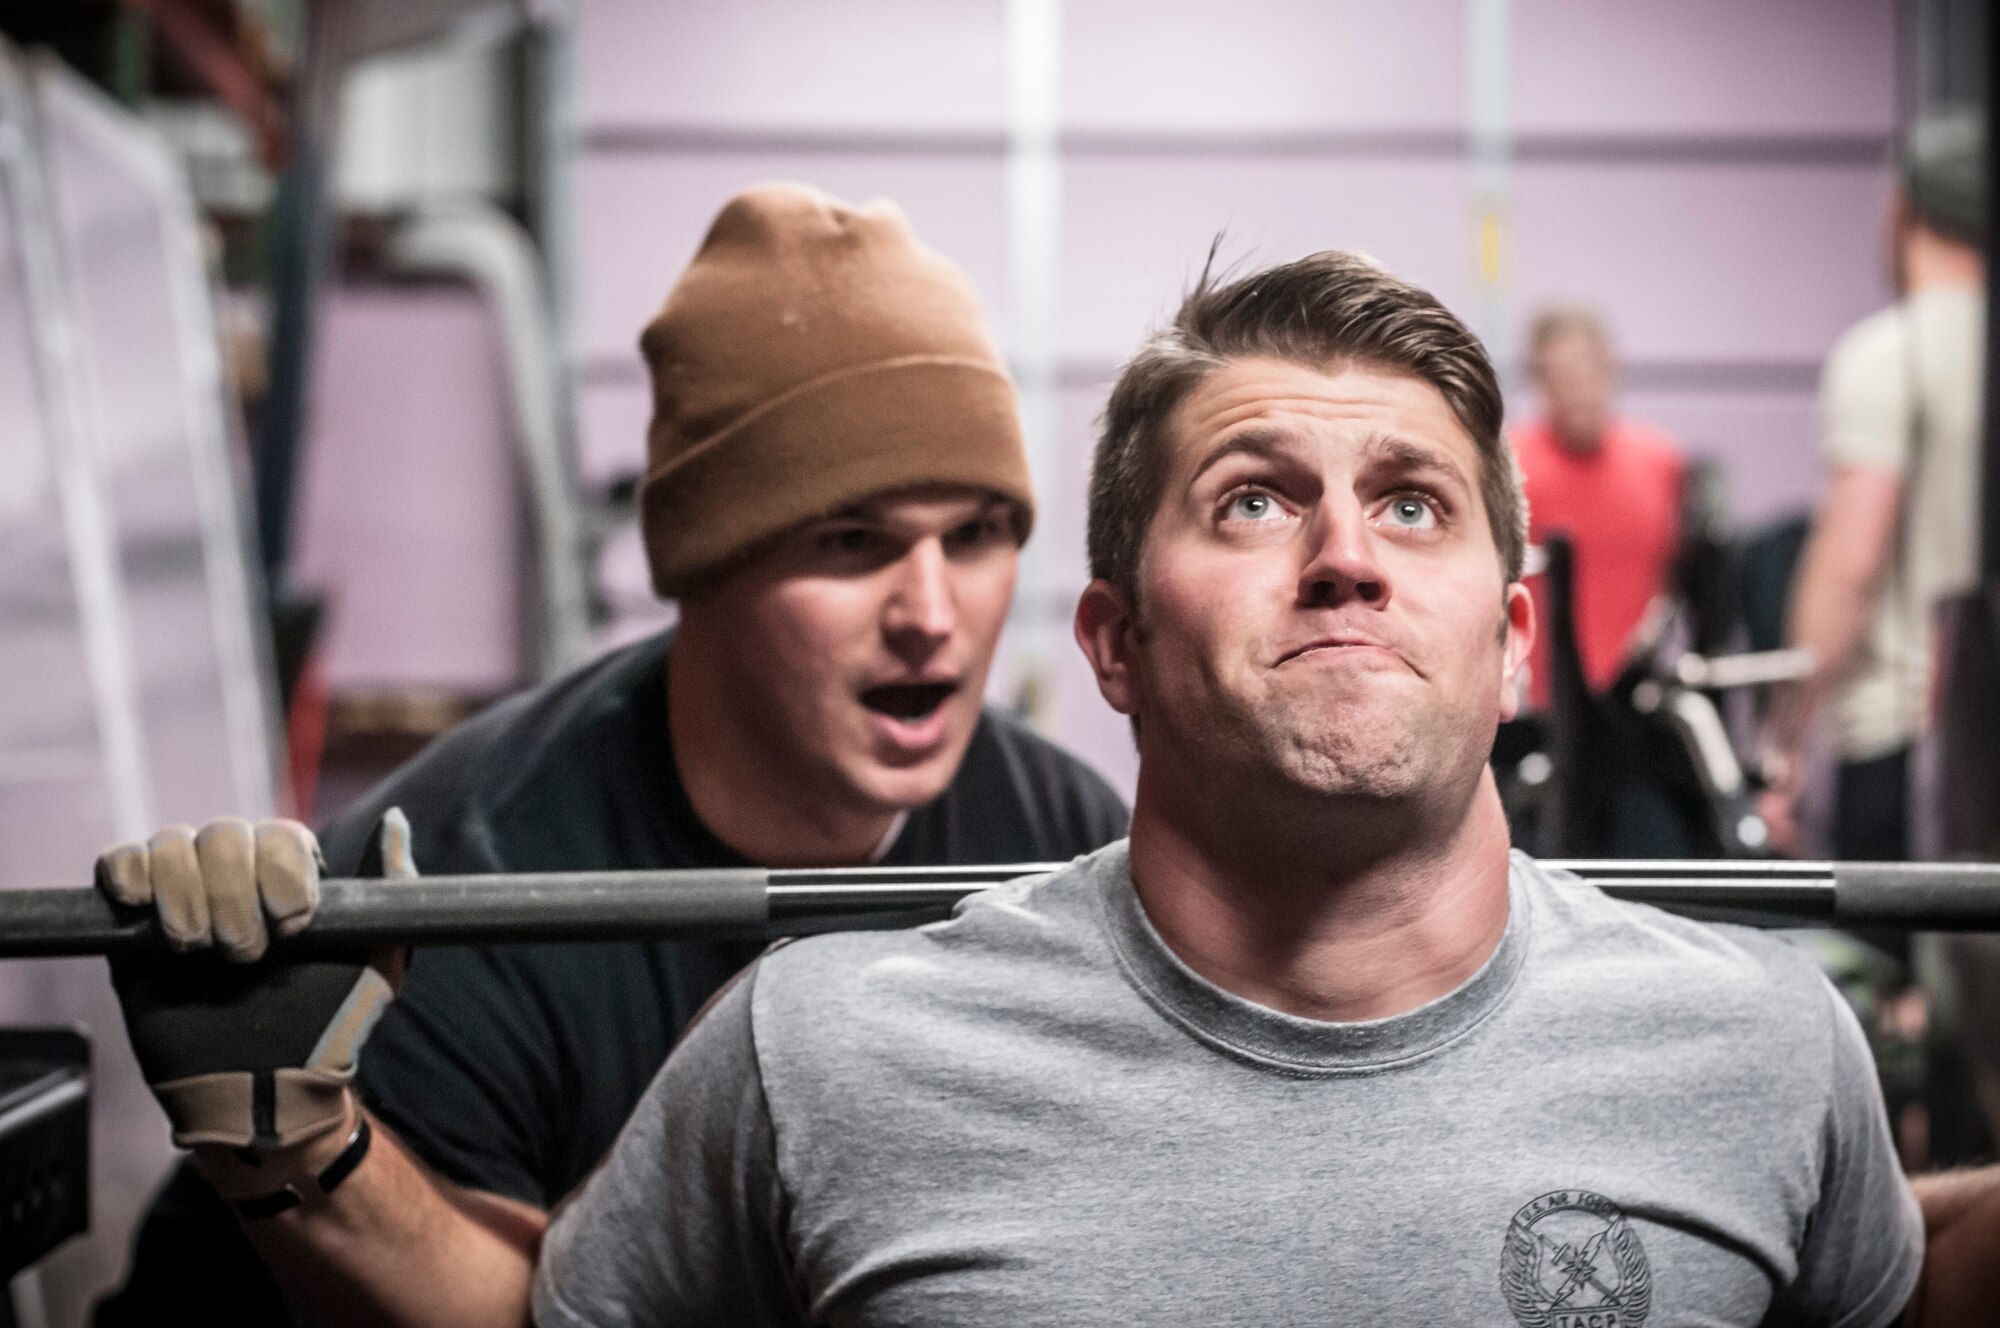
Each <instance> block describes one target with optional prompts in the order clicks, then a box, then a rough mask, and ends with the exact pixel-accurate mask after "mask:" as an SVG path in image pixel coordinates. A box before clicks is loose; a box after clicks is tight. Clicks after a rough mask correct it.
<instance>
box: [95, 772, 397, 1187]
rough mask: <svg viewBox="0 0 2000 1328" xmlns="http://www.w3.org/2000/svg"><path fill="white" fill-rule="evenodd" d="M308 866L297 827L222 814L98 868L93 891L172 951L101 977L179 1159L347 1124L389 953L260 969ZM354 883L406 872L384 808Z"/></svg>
mask: <svg viewBox="0 0 2000 1328" xmlns="http://www.w3.org/2000/svg"><path fill="white" fill-rule="evenodd" d="M322 869H323V864H322V862H321V859H320V853H319V844H318V842H317V841H316V840H315V839H314V838H313V834H312V831H310V830H308V829H307V828H306V827H305V826H303V825H300V824H299V823H298V822H296V821H282V820H266V821H259V822H258V823H256V824H255V825H252V824H251V823H250V822H248V821H245V820H242V819H240V818H237V817H220V818H217V819H216V820H213V821H210V822H208V824H206V825H204V826H203V827H202V828H201V830H200V831H199V832H196V831H193V830H190V829H189V828H188V827H186V826H169V827H167V828H166V829H164V830H162V831H160V832H159V833H158V834H156V835H154V836H153V837H152V838H151V839H150V840H148V841H146V842H145V843H143V844H121V845H119V846H117V847H115V848H112V849H108V850H106V851H105V852H104V853H103V854H101V855H100V856H99V857H98V859H97V883H98V888H99V889H101V890H103V891H104V892H105V893H106V894H107V895H109V896H110V897H111V899H112V900H113V901H114V902H116V903H117V904H119V905H121V906H123V907H126V908H132V909H140V908H150V909H153V910H155V911H156V912H157V914H158V917H159V922H160V929H161V931H162V932H163V933H164V935H165V937H166V940H167V945H168V946H169V947H171V949H172V950H173V951H178V952H179V953H167V952H162V953H158V954H146V955H137V956H121V957H119V958H115V959H113V960H112V962H111V980H112V985H113V986H114V987H115V988H116V989H117V992H118V1001H119V1004H120V1006H122V1007H123V1009H124V1013H125V1027H126V1031H127V1032H128V1033H129V1034H130V1036H131V1039H132V1049H133V1051H134V1052H135V1053H137V1055H138V1059H139V1067H140V1069H141V1070H142V1071H143V1072H144V1074H145V1076H146V1082H147V1084H148V1085H150V1086H151V1088H152V1090H153V1095H154V1096H155V1097H157V1098H158V1099H159V1101H160V1105H161V1107H163V1108H165V1110H166V1113H167V1119H168V1120H169V1121H170V1122H171V1123H172V1125H173V1131H174V1142H175V1143H176V1144H179V1145H180V1146H181V1147H183V1148H191V1147H196V1146H200V1145H221V1146H226V1147H230V1148H236V1149H240V1150H245V1151H246V1152H247V1155H248V1156H249V1157H250V1158H251V1159H253V1160H255V1159H261V1158H264V1157H266V1156H268V1155H269V1154H271V1153H272V1152H275V1151H276V1150H278V1149H283V1148H291V1147H293V1146H295V1145H298V1144H302V1143H305V1142H307V1141H308V1140H311V1139H314V1138H317V1137H319V1136H320V1135H323V1134H325V1133H327V1132H328V1131H330V1130H332V1129H334V1128H336V1127H337V1126H339V1125H340V1124H341V1123H342V1122H343V1121H344V1120H345V1119H346V1118H347V1095H348V1085H349V1084H350V1083H351V1082H352V1081H353V1078H354V1068H355V1064H356V1062H357V1060H358V1059H359V1057H360V1053H361V1044H362V1043H363V1042H364V1041H366V1039H367V1037H368V1034H369V1031H370V1030H371V1029H372V1028H373V1027H374V1025H375V1021H376V1019H377V1018H379V1017H380V1016H381V1013H382V1011H383V1009H384V1008H385V1007H387V1005H388V1003H389V1001H390V1000H391V999H393V997H394V995H395V991H394V987H393V985H392V979H393V978H400V970H401V954H400V952H398V953H397V954H395V955H393V956H370V955H367V954H364V953H357V954H354V955H351V956H334V957H331V958H329V957H325V956H317V957H315V958H313V959H309V960H308V959H292V958H288V957H286V956H284V955H283V954H279V955H275V956H269V957H267V956H266V954H265V950H266V947H267V946H268V944H269V941H270V937H271V935H272V934H273V933H276V934H277V935H278V936H280V937H283V936H289V935H291V934H293V933H295V932H297V931H299V930H300V929H301V928H303V927H304V926H305V925H306V924H307V923H308V922H310V921H311V920H312V915H313V911H314V909H316V908H317V907H318V904H319V877H320V872H321V870H322ZM362 874H363V875H370V876H373V875H379V876H385V877H390V878H409V877H414V876H415V875H416V874H417V872H416V867H415V864H414V862H413V861H412V859H411V856H410V827H409V822H408V821H406V820H405V819H404V817H403V814H402V812H401V811H400V810H397V809H394V808H391V809H390V810H389V812H388V813H387V814H386V815H384V816H383V818H382V821H381V823H380V824H379V825H378V826H377V827H376V829H375V834H374V835H373V837H372V840H371V844H370V847H369V850H368V857H367V860H365V861H364V862H363V864H362Z"/></svg>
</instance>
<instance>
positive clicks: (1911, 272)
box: [1903, 226, 1986, 295]
mask: <svg viewBox="0 0 2000 1328" xmlns="http://www.w3.org/2000/svg"><path fill="white" fill-rule="evenodd" d="M1968 287H1970V288H1972V289H1976V290H1983V289H1985V287H1986V259H1985V257H1984V255H1982V254H1981V253H1980V252H1979V250H1977V249H1975V248H1973V247H1972V246H1971V245H1969V244H1963V243H1961V242H1959V241H1957V240H1953V239H1950V238H1949V237H1947V236H1943V235H1939V234H1937V233H1936V232H1934V231H1931V230H1929V229H1927V228H1925V227H1922V226H1917V227H1913V228H1911V230H1910V231H1909V233H1908V234H1907V235H1906V236H1905V238H1904V241H1903V288H1904V289H1905V290H1906V291H1908V292H1909V293H1910V294H1911V295H1917V294H1921V293H1922V292H1924V291H1932V290H1948V289H1954V288H1956V289H1965V288H1968Z"/></svg>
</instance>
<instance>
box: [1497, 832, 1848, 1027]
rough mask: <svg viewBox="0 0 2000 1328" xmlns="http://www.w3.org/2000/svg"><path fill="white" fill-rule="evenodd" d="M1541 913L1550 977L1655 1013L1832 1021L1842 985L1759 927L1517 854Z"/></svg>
mask: <svg viewBox="0 0 2000 1328" xmlns="http://www.w3.org/2000/svg"><path fill="white" fill-rule="evenodd" d="M1515 861H1516V866H1517V870H1518V871H1520V872H1521V874H1522V876H1523V878H1524V879H1525V881H1526V882H1527V883H1528V888H1529V891H1530V894H1531V896H1532V898H1533V901H1534V903H1533V907H1534V909H1535V916H1536V928H1537V932H1538V935H1537V951H1538V954H1539V955H1540V957H1541V960H1542V964H1541V967H1542V968H1543V970H1544V972H1545V974H1546V976H1547V980H1549V981H1552V982H1554V983H1556V984H1558V985H1571V986H1574V987H1576V988H1577V989H1578V990H1579V991H1582V990H1586V989H1595V988H1600V987H1601V988H1604V989H1606V990H1612V989H1615V990H1616V991H1617V992H1618V993H1620V995H1621V997H1622V998H1624V999H1628V1000H1629V1001H1630V1002H1631V1004H1632V1005H1633V1007H1634V1008H1635V1009H1643V1010H1645V1011H1648V1012H1649V1015H1650V1017H1651V1018H1668V1017H1672V1016H1673V1015H1674V1014H1675V1013H1677V1012H1678V1013H1682V1014H1695V1015H1698V1016H1699V1017H1700V1018H1702V1019H1703V1020H1719V1021H1721V1022H1724V1023H1733V1022H1741V1023H1743V1024H1745V1025H1746V1026H1757V1027H1762V1028H1766V1029H1770V1030H1776V1031H1782V1032H1784V1033H1785V1034H1786V1036H1788V1037H1791V1036H1796V1034H1797V1032H1798V1030H1799V1028H1800V1027H1801V1024H1800V1023H1799V1022H1798V1021H1799V1020H1801V1019H1805V1020H1808V1021H1810V1022H1812V1023H1815V1024H1824V1023H1825V1021H1826V1020H1827V1019H1828V1018H1829V1017H1830V1015H1831V1011H1832V1007H1831V1004H1830V1001H1831V997H1832V991H1831V988H1830V987H1829V986H1828V985H1827V982H1826V979H1825V977H1824V976H1823V975H1822V974H1821V972H1820V969H1819V967H1818V965H1817V964H1816V963H1815V962H1814V960H1813V958H1812V956H1811V955H1810V954H1808V953H1807V952H1806V951H1805V950H1803V949H1801V948H1800V947H1799V946H1797V945H1794V944H1792V943H1791V942H1789V941H1787V940H1785V939H1783V938H1782V937H1780V936H1776V935H1773V934H1770V933H1767V932H1764V931H1760V930H1758V929H1756V928H1753V927H1744V926H1738V925H1733V924H1729V923H1714V922H1701V921H1696V920H1695V919H1692V918H1687V917H1682V916H1680V915H1678V914H1674V913H1669V912H1667V911H1665V910H1664V909H1660V908H1655V907H1653V906H1652V905H1650V904H1641V903H1636V902H1633V901H1631V900H1624V899H1614V898H1612V897H1611V896H1610V895H1607V894H1605V893H1604V891H1602V890H1600V889H1598V888H1597V887H1596V886H1595V885H1592V884H1590V883H1588V882H1586V881H1583V880H1580V879H1578V878H1577V877H1575V876H1572V875H1570V874H1569V873H1567V872H1560V871H1555V870H1552V869H1550V868H1548V867H1545V866H1543V865H1541V864H1539V863H1536V862H1534V861H1533V860H1532V859H1530V858H1527V857H1526V856H1524V855H1516V859H1515Z"/></svg>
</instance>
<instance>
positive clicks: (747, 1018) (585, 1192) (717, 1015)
mask: <svg viewBox="0 0 2000 1328" xmlns="http://www.w3.org/2000/svg"><path fill="white" fill-rule="evenodd" d="M756 972H757V970H756V969H755V968H752V969H751V970H749V972H748V973H747V974H746V975H745V976H744V977H743V978H742V979H741V980H739V981H737V982H736V983H735V984H734V985H733V986H731V987H730V988H729V989H728V990H727V991H725V992H724V993H723V994H722V995H721V996H719V997H718V998H717V1000H716V1002H715V1004H714V1005H713V1006H712V1007H711V1008H710V1009H709V1011H708V1012H707V1014H706V1015H705V1016H703V1017H702V1018H701V1019H700V1020H699V1022H697V1023H696V1024H695V1025H694V1026H693V1027H692V1028H691V1029H690V1030H689V1032H688V1035H687V1037H686V1039H685V1040H684V1041H683V1042H682V1043H681V1045H680V1046H679V1047H678V1048H676V1049H675V1051H674V1054H673V1055H672V1056H671V1057H669V1058H668V1060H667V1063H666V1065H665V1066H664V1067H662V1069H661V1070H660V1073H659V1075H658V1076H657V1077H656V1078H655V1079H654V1080H653V1083H652V1086H651V1087H650V1088H648V1089H647V1090H646V1095H645V1097H644V1098H643V1099H642V1100H641V1101H640V1103H639V1107H638V1110H637V1111H635V1112H634V1113H633V1114H632V1118H631V1120H630V1121H629V1122H627V1124H626V1126H625V1130H624V1132H623V1133H622V1134H620V1135H619V1137H618V1142H617V1143H616V1144H614V1145H613V1146H612V1149H611V1152H610V1153H609V1155H608V1156H606V1158H605V1159H604V1162H603V1164H602V1165H600V1166H599V1167H598V1169H597V1170H596V1172H595V1173H593V1174H592V1175H591V1177H590V1179H589V1180H588V1181H586V1182H585V1183H584V1185H583V1188H582V1189H581V1190H579V1191H578V1192H577V1194H576V1195H575V1196H574V1197H573V1198H572V1199H571V1200H569V1201H568V1202H567V1203H566V1204H565V1205H564V1207H563V1208H562V1209H561V1210H560V1211H559V1212H558V1213H557V1215H556V1219H555V1222H554V1223H553V1224H552V1225H551V1227H550V1228H549V1232H548V1235H547V1237H546V1238H545V1239H544V1240H543V1242H542V1251H541V1258H540V1261H539V1263H538V1264H537V1266H536V1272H535V1289H534V1311H535V1322H536V1323H537V1324H539V1325H541V1326H542V1328H568V1326H569V1325H579V1326H580V1325H585V1324H590V1325H619V1324H633V1325H637V1324H683V1323H685V1324H711V1323H730V1324H744V1325H794V1324H804V1323H805V1322H806V1314H805V1309H804V1305H803V1298H802V1296H801V1295H800V1294H799V1292H798V1291H797V1289H796V1284H795V1282H794V1280H793V1278H792V1276H791V1273H790V1263H789V1260H788V1258H787V1257H786V1254H785V1248H786V1247H785V1239H784V1230H785V1201H784V1195H783V1187H782V1185H781V1183H780V1181H779V1178H778V1174H777V1162H776V1156H775V1143H774V1140H773V1136H772V1124H771V1113H770V1105H769V1103H768V1101H767V1100H766V1098H765V1096H764V1084H763V1076H762V1074H761V1073H760V1071H759V1068H758V1064H757V1053H756V1046H755V1041H754V1032H753V1029H752V1026H751V993H752V988H753V985H754V983H755V981H756Z"/></svg>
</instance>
